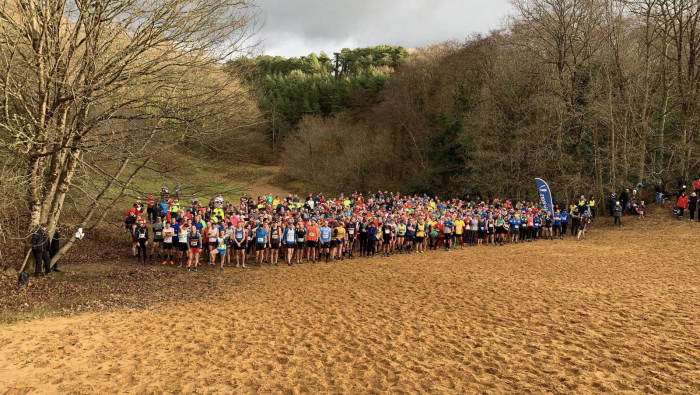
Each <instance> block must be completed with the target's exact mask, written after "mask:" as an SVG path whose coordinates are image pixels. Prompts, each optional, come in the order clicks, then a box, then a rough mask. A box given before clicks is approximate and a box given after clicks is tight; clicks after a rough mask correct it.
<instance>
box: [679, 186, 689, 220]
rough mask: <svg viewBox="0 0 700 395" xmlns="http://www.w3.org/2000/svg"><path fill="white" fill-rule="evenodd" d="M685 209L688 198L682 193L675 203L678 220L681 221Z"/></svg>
mask: <svg viewBox="0 0 700 395" xmlns="http://www.w3.org/2000/svg"><path fill="white" fill-rule="evenodd" d="M686 207H688V196H686V195H685V192H683V193H682V194H681V196H679V197H678V201H677V202H676V208H678V219H683V214H684V212H685V208H686Z"/></svg>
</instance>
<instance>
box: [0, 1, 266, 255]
mask: <svg viewBox="0 0 700 395" xmlns="http://www.w3.org/2000/svg"><path fill="white" fill-rule="evenodd" d="M257 15H258V9H257V6H256V4H255V3H253V2H252V0H237V1H215V0H145V1H144V0H91V1H83V0H5V1H3V4H2V7H0V21H1V23H0V93H1V95H0V142H1V146H0V149H1V150H3V152H4V154H3V157H4V158H5V159H6V164H5V166H6V167H12V168H13V172H12V175H13V176H14V177H17V178H18V180H20V182H19V184H20V185H22V188H23V189H24V196H22V199H24V201H26V203H27V206H26V209H25V210H26V211H25V212H26V214H27V218H26V221H25V222H24V224H25V225H24V236H25V237H27V238H28V237H29V235H30V234H31V233H32V232H33V231H34V230H35V229H36V228H37V227H38V225H39V224H40V223H44V222H45V223H48V231H49V234H53V232H54V230H55V228H56V224H57V222H58V221H59V219H60V218H61V216H62V214H63V212H64V205H65V203H66V199H67V197H69V196H71V195H72V194H75V195H76V196H78V195H81V194H84V196H83V197H82V198H80V199H79V200H78V204H74V207H73V208H74V209H75V211H77V212H79V213H80V214H79V215H77V216H76V218H77V220H76V223H78V224H82V225H84V226H96V224H97V223H98V222H99V221H100V220H101V219H102V218H103V217H104V212H105V208H106V207H109V206H111V205H113V204H115V202H117V201H118V200H119V199H120V198H121V197H123V196H124V193H125V191H126V189H127V188H128V186H129V184H130V183H131V182H132V181H133V179H134V178H135V177H136V175H137V174H138V173H139V171H141V170H142V169H144V168H146V167H147V166H149V163H151V162H152V161H153V158H154V150H155V149H164V148H167V147H170V146H172V145H173V144H176V143H178V142H182V141H186V140H187V139H188V138H192V136H193V135H195V134H196V133H200V132H202V131H206V132H208V133H220V132H221V131H222V126H223V125H221V124H219V123H217V122H212V120H216V119H219V120H221V119H225V118H226V116H227V114H231V113H232V112H235V111H236V110H237V108H236V103H240V98H241V96H242V95H243V94H244V92H243V91H242V90H241V89H240V87H239V86H237V85H236V84H235V79H233V78H232V77H230V76H229V75H227V74H225V73H221V72H220V67H219V64H220V62H221V61H223V60H224V59H227V58H230V57H232V56H236V55H239V54H244V53H246V52H248V51H249V50H251V49H252V48H253V47H254V46H255V43H254V42H251V41H250V37H251V35H252V34H253V33H254V29H255V21H256V17H257ZM227 102H228V103H229V104H228V106H226V105H223V104H224V103H227ZM231 103H232V104H231ZM239 108H240V107H239ZM228 126H231V125H228ZM77 177H82V180H79V179H78V178H77ZM78 181H80V182H78ZM81 185H82V186H84V187H86V188H81ZM88 187H89V188H88ZM27 240H28V239H27ZM74 241H75V239H74V238H70V239H69V240H68V241H67V242H66V243H65V244H64V245H63V247H62V248H61V251H60V252H59V254H58V255H57V256H54V260H55V259H58V257H60V254H61V253H63V252H65V251H67V249H69V248H71V246H72V245H73V243H74ZM28 244H29V243H27V247H26V249H27V255H26V256H27V257H29V255H30V254H29V249H30V246H29V245H28ZM29 264H30V268H31V265H32V262H31V261H30V262H29Z"/></svg>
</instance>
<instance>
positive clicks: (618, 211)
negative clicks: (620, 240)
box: [613, 202, 623, 227]
mask: <svg viewBox="0 0 700 395" xmlns="http://www.w3.org/2000/svg"><path fill="white" fill-rule="evenodd" d="M622 210H623V208H622V204H620V202H615V207H614V208H613V217H615V225H618V224H619V225H620V227H622Z"/></svg>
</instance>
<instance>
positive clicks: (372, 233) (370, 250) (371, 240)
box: [366, 219, 379, 258]
mask: <svg viewBox="0 0 700 395" xmlns="http://www.w3.org/2000/svg"><path fill="white" fill-rule="evenodd" d="M377 232H379V229H378V228H377V227H376V226H375V224H374V220H372V219H370V220H368V221H367V254H366V256H367V258H372V257H373V256H374V245H375V244H377Z"/></svg>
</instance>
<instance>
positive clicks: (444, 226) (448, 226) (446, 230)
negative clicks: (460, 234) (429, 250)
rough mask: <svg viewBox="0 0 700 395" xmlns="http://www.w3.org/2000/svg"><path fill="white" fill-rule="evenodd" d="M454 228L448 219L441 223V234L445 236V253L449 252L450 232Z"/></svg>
mask: <svg viewBox="0 0 700 395" xmlns="http://www.w3.org/2000/svg"><path fill="white" fill-rule="evenodd" d="M454 228H455V224H454V222H452V219H451V218H450V217H448V218H447V219H446V220H445V221H444V222H443V223H442V233H443V234H444V235H445V251H450V240H452V230H453V229H454Z"/></svg>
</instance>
